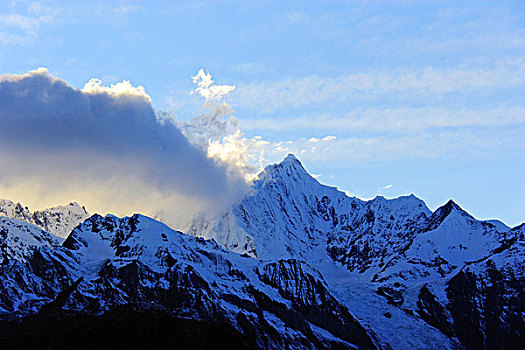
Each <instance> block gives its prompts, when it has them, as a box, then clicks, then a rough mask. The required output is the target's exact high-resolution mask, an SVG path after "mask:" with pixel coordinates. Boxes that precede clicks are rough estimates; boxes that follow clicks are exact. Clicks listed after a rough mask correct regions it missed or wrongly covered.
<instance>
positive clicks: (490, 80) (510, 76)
mask: <svg viewBox="0 0 525 350" xmlns="http://www.w3.org/2000/svg"><path fill="white" fill-rule="evenodd" d="M521 85H525V60H523V59H511V60H502V61H500V62H497V63H496V64H495V65H494V66H492V67H479V68H476V67H472V66H470V67H469V66H459V67H455V68H447V69H442V68H433V67H428V68H425V69H422V70H415V71H414V70H408V71H405V70H402V71H399V70H398V71H375V72H364V73H355V74H342V75H340V76H338V77H321V76H307V77H303V78H288V79H285V80H280V81H273V82H260V83H256V84H239V86H238V88H237V90H236V91H235V92H234V93H233V94H232V101H233V103H234V104H235V105H239V106H242V107H244V108H247V109H248V110H261V111H263V112H267V113H270V112H276V111H279V110H286V109H290V108H299V107H305V106H310V105H314V104H321V103H328V102H335V103H347V102H348V101H353V100H357V101H359V100H363V99H364V100H370V99H372V98H380V97H381V96H390V97H391V96H401V97H402V98H404V99H406V98H407V95H409V96H410V98H418V97H427V96H433V97H435V96H438V97H439V96H442V95H444V94H449V93H454V92H460V93H468V92H469V91H475V90H479V89H502V88H505V87H513V86H521Z"/></svg>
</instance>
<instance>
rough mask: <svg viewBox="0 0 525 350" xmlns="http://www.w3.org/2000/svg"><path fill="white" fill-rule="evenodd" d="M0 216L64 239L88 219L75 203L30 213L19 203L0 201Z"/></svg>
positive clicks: (86, 214) (82, 209)
mask: <svg viewBox="0 0 525 350" xmlns="http://www.w3.org/2000/svg"><path fill="white" fill-rule="evenodd" d="M2 215H3V216H7V217H8V218H11V219H17V220H21V221H25V222H28V223H30V224H33V225H36V226H38V227H40V228H42V229H43V230H45V231H47V232H49V233H52V234H53V235H55V236H58V237H61V238H66V237H67V235H68V234H69V233H70V232H71V230H72V229H73V228H74V227H75V226H77V225H78V224H79V223H81V222H82V221H84V220H85V219H86V218H88V217H89V214H88V212H87V211H86V209H85V208H84V207H81V206H80V205H79V204H78V203H76V202H72V203H69V204H68V205H64V206H58V207H53V208H48V209H45V210H37V211H35V212H31V211H30V210H29V208H27V207H24V206H23V205H22V204H20V203H16V204H15V203H14V202H12V201H10V200H7V199H0V216H2Z"/></svg>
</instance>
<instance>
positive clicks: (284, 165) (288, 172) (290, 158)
mask: <svg viewBox="0 0 525 350" xmlns="http://www.w3.org/2000/svg"><path fill="white" fill-rule="evenodd" d="M286 179H291V180H292V181H294V182H297V181H299V182H304V181H306V182H309V181H312V180H313V181H316V180H315V179H314V178H313V177H312V176H311V175H310V174H309V173H308V172H307V171H306V169H305V168H304V167H303V165H302V164H301V162H300V161H299V159H297V158H296V157H295V156H294V155H293V154H291V153H290V154H288V155H287V156H286V157H285V158H284V159H283V160H282V161H281V162H280V163H276V164H271V165H268V166H267V167H266V168H264V170H263V171H262V172H261V173H260V174H259V180H263V181H268V180H271V181H276V180H279V181H281V180H284V182H285V183H287V182H288V181H287V180H286Z"/></svg>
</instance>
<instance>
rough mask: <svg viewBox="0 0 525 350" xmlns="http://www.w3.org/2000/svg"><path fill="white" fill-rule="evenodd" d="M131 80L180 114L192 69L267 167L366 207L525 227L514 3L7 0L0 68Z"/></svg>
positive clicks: (521, 71) (519, 19)
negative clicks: (417, 209) (379, 199)
mask: <svg viewBox="0 0 525 350" xmlns="http://www.w3.org/2000/svg"><path fill="white" fill-rule="evenodd" d="M37 67H47V68H48V69H49V71H50V72H51V74H53V75H54V76H56V77H59V78H62V79H64V80H66V81H67V82H68V83H69V84H70V85H71V86H74V87H79V88H81V87H83V86H84V84H85V83H86V82H87V81H89V80H90V79H91V78H99V79H101V80H102V81H103V82H104V83H106V84H112V83H116V82H119V81H122V80H123V79H126V80H129V81H130V82H131V84H133V85H135V86H137V85H141V86H143V87H144V88H145V90H146V92H147V93H148V94H149V95H150V96H151V99H152V103H153V106H154V107H155V108H156V109H157V110H162V111H169V112H170V113H171V114H172V115H173V116H174V117H175V118H176V119H179V120H189V119H190V118H192V117H194V116H195V115H198V114H199V113H201V106H202V98H201V97H200V96H199V95H198V94H193V95H190V93H189V92H190V91H192V90H193V89H194V85H193V83H192V79H191V77H192V76H194V75H195V74H196V73H197V72H198V71H199V70H200V69H201V68H204V69H205V70H207V71H208V72H209V73H210V74H211V75H212V76H213V79H214V80H215V81H216V83H217V84H227V85H235V86H236V88H235V90H234V91H232V92H231V93H229V94H228V95H227V96H226V97H225V100H226V102H227V103H228V104H229V105H231V106H232V108H233V109H234V110H235V113H234V116H235V118H236V119H237V120H238V122H239V128H240V130H241V131H242V132H243V134H244V136H245V137H246V138H247V139H250V138H253V137H255V136H260V137H261V139H262V140H266V141H267V142H268V145H267V149H266V154H265V161H266V162H273V161H278V160H280V159H281V158H282V157H283V156H284V155H285V154H286V153H287V152H293V153H295V154H296V155H297V156H298V158H299V159H300V160H301V161H302V162H303V164H304V165H305V167H306V168H307V169H308V170H309V171H310V172H311V173H313V174H316V175H319V177H318V179H319V180H320V181H321V182H323V183H326V184H329V185H334V186H337V187H339V188H340V189H342V190H345V191H348V193H350V194H352V195H356V196H358V197H361V198H371V197H373V196H375V195H378V194H380V195H384V196H385V197H395V196H398V195H402V194H408V193H414V194H415V195H417V196H419V197H421V198H422V199H424V200H425V201H426V202H427V204H428V205H429V206H430V208H431V209H435V208H436V207H437V206H439V205H441V204H444V203H445V202H446V201H447V200H448V199H449V198H453V199H454V200H456V201H457V202H458V203H459V204H460V205H461V206H462V207H463V208H464V209H466V210H467V211H469V212H470V213H472V214H473V215H474V216H476V217H478V218H483V219H485V218H500V219H502V220H503V221H505V222H506V223H508V224H509V225H516V224H518V223H520V222H523V221H525V185H524V182H523V180H524V176H523V174H524V173H525V165H524V164H525V137H524V136H523V135H525V99H524V97H523V95H524V93H523V92H524V91H525V3H524V2H523V1H497V2H496V1H465V2H459V1H396V2H389V1H364V2H362V1H355V2H354V1H319V2H314V1H298V2H294V1H290V2H286V3H283V2H282V1H238V2H237V1H206V2H198V1H178V2H177V1H125V2H124V1H92V2H89V3H88V2H77V1H70V2H64V1H2V2H0V68H1V71H0V73H17V74H22V73H26V72H27V71H30V70H33V69H36V68H37Z"/></svg>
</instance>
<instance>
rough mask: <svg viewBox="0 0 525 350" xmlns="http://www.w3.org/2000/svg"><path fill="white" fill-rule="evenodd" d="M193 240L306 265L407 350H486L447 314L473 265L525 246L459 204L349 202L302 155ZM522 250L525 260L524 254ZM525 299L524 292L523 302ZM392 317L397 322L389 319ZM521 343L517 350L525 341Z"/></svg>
mask: <svg viewBox="0 0 525 350" xmlns="http://www.w3.org/2000/svg"><path fill="white" fill-rule="evenodd" d="M190 234H193V235H198V236H202V237H204V238H211V239H214V240H215V241H217V242H218V243H219V244H220V245H221V246H223V247H225V248H227V249H230V250H233V251H236V252H239V253H245V254H248V255H251V256H257V257H259V258H264V259H279V258H290V257H297V258H299V259H302V260H304V261H306V262H308V263H309V264H311V265H312V266H317V267H319V269H320V270H321V271H322V273H323V275H324V277H325V279H326V281H327V283H328V284H329V286H330V288H331V289H332V290H333V291H334V293H335V294H336V295H337V296H338V297H339V299H340V300H341V301H343V302H344V303H345V304H346V305H347V306H348V307H349V308H350V309H351V310H353V311H354V313H355V314H356V317H357V318H358V319H360V320H361V321H363V322H364V323H365V324H368V325H369V326H370V327H371V328H372V329H374V330H375V331H376V333H377V334H378V336H379V338H380V339H381V340H382V341H385V342H388V343H389V344H390V345H392V347H394V348H399V349H403V348H408V347H411V348H454V347H458V346H461V345H460V343H461V344H462V345H463V346H466V347H469V348H475V347H473V346H472V344H486V343H483V342H481V343H480V340H479V339H477V340H472V341H471V340H468V341H467V340H466V338H465V337H464V336H462V335H461V332H459V333H458V332H457V331H456V330H455V329H464V327H465V323H464V322H463V321H462V320H461V317H460V316H459V315H458V314H457V313H449V312H448V311H446V310H448V309H447V308H450V307H452V306H451V305H455V304H453V302H452V301H451V300H450V299H449V297H448V295H449V294H450V293H449V292H448V291H451V290H452V289H451V287H450V285H451V283H453V281H456V280H457V278H458V277H457V276H458V275H460V274H461V273H464V270H465V267H466V266H470V265H472V264H473V263H474V262H477V261H480V259H481V260H482V259H487V257H488V256H490V255H491V254H492V253H493V252H494V251H495V250H496V249H502V248H498V247H505V244H506V243H505V242H509V240H517V241H516V242H518V241H520V240H522V238H515V237H517V236H516V229H512V230H510V229H509V228H508V227H507V226H505V225H504V224H503V223H501V222H499V221H497V220H492V221H479V220H476V219H475V218H473V217H472V216H471V215H469V214H468V213H467V212H465V211H464V210H463V209H461V208H460V207H459V206H458V205H457V204H456V203H454V202H453V201H449V202H448V203H446V204H445V205H443V206H442V207H440V208H438V209H437V210H436V211H435V212H433V213H432V212H431V211H430V210H429V209H428V208H427V206H426V205H425V203H424V202H423V201H422V200H420V199H418V198H416V197H415V196H413V195H411V196H405V197H399V198H396V199H390V200H389V199H385V198H383V197H376V198H375V199H373V200H370V201H362V200H360V199H358V198H352V197H348V196H346V195H345V194H344V193H343V192H341V191H338V190H337V189H336V188H333V187H329V186H325V185H322V184H320V183H319V182H318V181H317V180H315V179H314V178H313V177H311V176H310V175H309V174H308V173H307V172H306V171H305V169H304V168H303V167H302V165H301V163H300V162H299V161H298V160H297V159H296V158H295V157H294V156H293V155H289V156H288V157H286V158H285V160H284V161H283V162H281V163H280V164H275V165H270V166H268V167H266V168H265V169H264V171H263V172H262V173H261V174H260V175H259V177H258V179H256V180H255V181H254V182H253V185H252V191H251V192H250V193H249V194H248V195H247V196H246V197H245V198H244V199H243V200H242V201H241V202H240V203H238V204H237V205H236V206H234V207H233V208H232V209H231V210H230V211H228V212H227V213H225V214H223V215H220V216H217V217H214V218H205V219H203V218H202V217H197V218H196V219H195V220H194V224H193V226H192V229H191V230H190ZM518 236H519V235H518ZM515 244H518V243H515ZM516 247H518V248H515V249H516V250H518V251H520V252H521V253H520V254H522V250H523V246H522V245H519V244H518V245H516ZM509 259H510V258H509ZM483 268H484V266H483V267H482V270H483ZM506 269H507V270H510V271H514V272H513V273H514V275H513V276H514V278H515V280H513V283H517V284H518V285H521V284H520V283H523V279H524V275H525V272H524V271H523V269H522V268H521V267H519V265H516V264H513V263H512V264H510V266H507V268H506ZM484 271H485V270H484ZM498 271H499V270H498ZM484 273H487V272H486V271H485V272H484ZM364 291H365V292H364ZM524 296H525V292H524V291H523V289H522V290H521V291H516V293H515V297H518V298H523V297H524ZM378 297H379V298H382V300H383V302H380V301H378V299H377V298H378ZM363 305H366V307H364V306H363ZM428 305H433V306H435V307H436V308H437V309H440V310H445V311H443V313H442V314H441V316H439V317H438V316H436V315H434V316H433V317H438V318H439V319H441V322H442V323H446V324H448V326H446V327H445V328H443V327H441V328H440V327H437V326H436V322H435V320H433V321H430V320H431V319H432V317H429V316H428V315H426V311H425V308H426V307H428ZM385 309H388V310H389V311H387V316H383V315H382V313H383V312H384V310H385ZM517 309H519V310H521V311H519V310H518V311H517V313H515V314H514V315H518V316H516V317H517V318H519V319H521V320H522V319H523V316H520V314H519V312H523V310H524V307H523V304H521V309H520V307H517ZM443 320H446V322H445V321H443ZM513 320H514V321H513V322H510V323H509V324H508V325H507V327H506V328H505V327H503V328H502V329H506V332H507V333H509V334H510V333H511V332H514V333H513V334H515V332H516V330H517V329H519V325H521V324H522V323H519V322H516V321H515V319H513ZM470 321H471V322H474V320H470ZM421 323H426V324H421ZM385 324H389V326H387V327H385ZM428 326H431V327H428ZM471 326H472V327H478V329H479V332H480V333H479V334H484V333H483V332H485V331H486V329H485V328H484V327H485V326H484V325H482V324H476V325H471ZM400 328H403V329H404V331H403V332H399V329H400ZM436 330H437V332H436ZM502 332H503V333H505V332H504V331H502ZM518 333H519V332H518ZM519 334H520V335H519V336H518V338H519V339H523V335H522V333H519ZM520 337H521V338H520ZM511 339H514V340H513V341H514V343H515V340H516V339H517V338H516V337H514V338H511ZM476 342H477V343H476ZM509 344H511V343H509Z"/></svg>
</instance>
